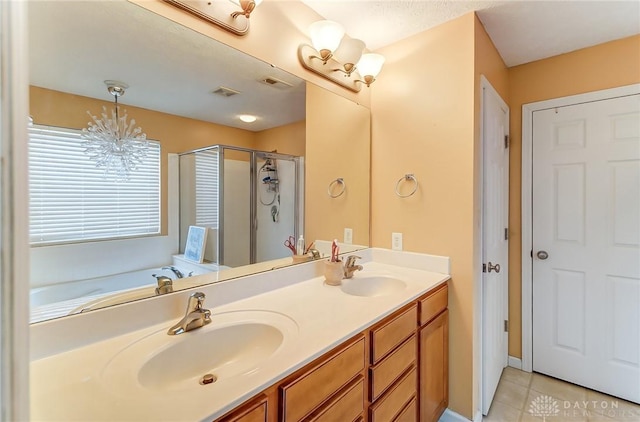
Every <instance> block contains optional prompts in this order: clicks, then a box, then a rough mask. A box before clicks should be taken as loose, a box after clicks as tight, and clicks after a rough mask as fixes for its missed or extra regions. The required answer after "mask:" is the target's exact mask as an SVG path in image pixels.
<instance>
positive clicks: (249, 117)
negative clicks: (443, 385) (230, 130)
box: [238, 114, 258, 123]
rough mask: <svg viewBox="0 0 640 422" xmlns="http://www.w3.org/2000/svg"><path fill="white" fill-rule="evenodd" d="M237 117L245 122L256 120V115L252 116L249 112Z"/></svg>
mask: <svg viewBox="0 0 640 422" xmlns="http://www.w3.org/2000/svg"><path fill="white" fill-rule="evenodd" d="M238 118H239V119H240V120H242V121H243V122H245V123H253V122H255V121H256V120H258V118H257V117H256V116H252V115H251V114H240V115H239V116H238Z"/></svg>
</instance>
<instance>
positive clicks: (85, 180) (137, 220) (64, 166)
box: [29, 125, 160, 245]
mask: <svg viewBox="0 0 640 422" xmlns="http://www.w3.org/2000/svg"><path fill="white" fill-rule="evenodd" d="M80 134H81V132H80V131H79V130H73V129H65V128H57V127H50V126H39V125H34V126H31V127H30V128H29V195H30V201H29V217H30V224H29V225H30V241H31V244H32V245H41V244H50V243H62V242H85V241H92V240H104V239H112V238H120V237H131V236H142V235H150V234H158V233H160V144H159V143H158V142H154V141H151V142H149V151H148V153H147V156H146V157H145V159H144V162H143V163H141V164H140V165H138V168H137V169H136V170H135V171H133V172H132V173H131V178H130V180H129V181H126V182H114V181H112V180H106V179H105V177H104V170H103V169H102V168H96V166H95V162H94V161H92V160H90V159H89V157H88V156H87V155H86V154H85V152H84V150H85V148H84V147H83V146H82V143H83V139H82V138H81V136H80Z"/></svg>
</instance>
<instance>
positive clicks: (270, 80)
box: [260, 76, 293, 89]
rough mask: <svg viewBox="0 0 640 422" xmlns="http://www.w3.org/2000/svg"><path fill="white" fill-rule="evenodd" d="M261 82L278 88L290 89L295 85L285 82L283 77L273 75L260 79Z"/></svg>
mask: <svg viewBox="0 0 640 422" xmlns="http://www.w3.org/2000/svg"><path fill="white" fill-rule="evenodd" d="M260 82H261V83H263V84H265V85H269V86H272V87H274V88H278V89H289V88H291V87H293V85H291V84H290V83H289V82H285V81H283V80H282V79H278V78H274V77H273V76H268V77H266V78H264V79H260Z"/></svg>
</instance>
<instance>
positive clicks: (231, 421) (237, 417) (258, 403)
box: [219, 395, 268, 422]
mask: <svg viewBox="0 0 640 422" xmlns="http://www.w3.org/2000/svg"><path fill="white" fill-rule="evenodd" d="M267 402H268V401H267V396H265V395H260V396H259V397H258V399H256V400H253V401H251V402H250V403H249V404H246V405H242V406H240V408H238V409H237V410H234V411H233V412H232V413H231V414H230V415H228V416H225V417H224V418H222V419H221V420H220V421H219V422H267V420H268V417H267Z"/></svg>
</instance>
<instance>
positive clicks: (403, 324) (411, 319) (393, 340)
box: [371, 305, 418, 363]
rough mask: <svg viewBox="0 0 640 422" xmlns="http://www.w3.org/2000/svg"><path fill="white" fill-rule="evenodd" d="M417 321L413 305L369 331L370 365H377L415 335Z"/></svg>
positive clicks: (416, 309)
mask: <svg viewBox="0 0 640 422" xmlns="http://www.w3.org/2000/svg"><path fill="white" fill-rule="evenodd" d="M417 320H418V308H417V307H416V305H413V306H411V307H410V308H409V309H407V310H406V311H404V312H402V313H401V314H399V315H398V316H396V317H395V318H393V319H392V320H391V321H389V322H387V323H385V324H384V325H382V326H380V327H377V328H374V329H373V330H371V363H377V362H378V361H379V360H380V359H381V358H383V357H384V356H385V355H386V354H387V353H389V352H390V351H392V350H393V349H394V348H396V346H398V345H399V344H400V343H402V342H403V341H404V340H405V339H407V338H408V337H409V336H411V335H412V334H413V333H415V331H416V327H417Z"/></svg>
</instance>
